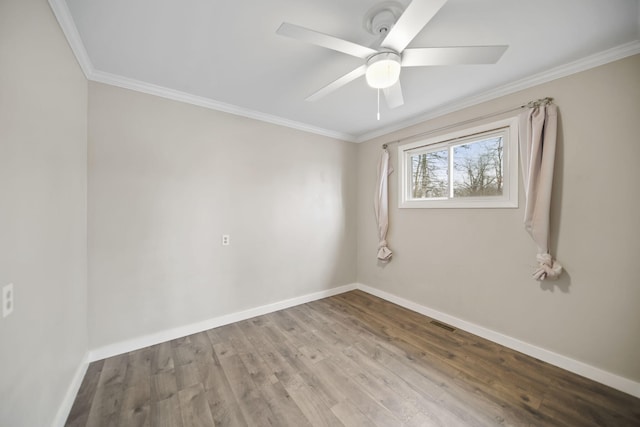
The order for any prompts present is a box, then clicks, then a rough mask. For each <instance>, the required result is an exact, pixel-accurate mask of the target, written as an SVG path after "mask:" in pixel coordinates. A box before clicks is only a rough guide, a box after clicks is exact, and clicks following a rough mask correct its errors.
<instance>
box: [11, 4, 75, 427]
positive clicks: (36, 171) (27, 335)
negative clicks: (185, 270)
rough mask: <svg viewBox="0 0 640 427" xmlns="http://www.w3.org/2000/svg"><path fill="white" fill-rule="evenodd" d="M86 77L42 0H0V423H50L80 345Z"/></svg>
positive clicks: (27, 424) (66, 387)
mask: <svg viewBox="0 0 640 427" xmlns="http://www.w3.org/2000/svg"><path fill="white" fill-rule="evenodd" d="M86 141H87V81H86V79H85V77H84V76H83V74H82V72H81V70H80V68H79V66H78V64H77V62H76V60H75V58H74V56H73V54H72V53H71V50H70V49H69V46H68V44H67V42H66V40H65V38H64V36H63V34H62V31H61V30H60V27H59V26H58V23H57V22H56V20H55V18H54V16H53V14H52V12H51V10H50V8H49V5H48V4H47V2H46V1H45V0H38V1H23V0H3V1H2V2H0V286H3V285H6V284H7V283H10V282H12V283H13V284H14V292H15V310H14V312H13V314H11V316H9V317H7V318H4V319H2V318H0V367H1V368H0V425H2V426H45V425H51V422H52V420H53V419H54V417H55V416H56V413H57V411H58V409H59V408H60V407H61V404H62V401H63V398H64V396H65V393H66V392H67V390H68V388H69V386H70V384H71V383H72V378H73V377H74V374H75V372H76V370H77V369H78V367H79V366H80V365H81V361H82V359H83V357H84V355H85V354H86V352H87V325H86V306H87V291H86V274H87V270H86V266H87V259H86V182H87V173H86V170H87V158H86V154H87V152H86Z"/></svg>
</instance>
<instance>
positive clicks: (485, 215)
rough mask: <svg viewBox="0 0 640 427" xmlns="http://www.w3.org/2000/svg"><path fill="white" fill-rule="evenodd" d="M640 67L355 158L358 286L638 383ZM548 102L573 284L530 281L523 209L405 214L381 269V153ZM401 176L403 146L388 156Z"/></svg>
mask: <svg viewBox="0 0 640 427" xmlns="http://www.w3.org/2000/svg"><path fill="white" fill-rule="evenodd" d="M639 76H640V56H638V55H636V56H634V57H631V58H627V59H624V60H622V61H618V62H615V63H611V64H608V65H605V66H602V67H598V68H595V69H592V70H589V71H586V72H582V73H579V74H575V75H572V76H569V77H566V78H562V79H559V80H556V81H553V82H550V83H546V84H543V85H540V86H537V87H533V88H531V89H528V90H525V91H522V92H519V93H516V94H513V95H509V96H505V97H502V98H500V99H497V100H494V101H491V102H487V103H484V104H482V105H479V106H476V107H473V108H469V109H465V110H463V111H459V112H456V113H453V114H449V115H446V116H444V117H440V118H438V119H435V120H431V121H428V122H425V123H423V124H421V125H418V126H414V127H412V128H409V129H405V130H403V131H400V132H397V133H395V134H393V135H388V136H386V137H381V138H378V139H376V140H372V141H369V142H366V143H363V144H361V145H359V147H358V170H359V175H358V182H359V186H358V194H359V196H358V281H359V282H361V283H364V284H366V285H370V286H373V287H376V288H379V289H381V290H384V291H387V292H390V293H392V294H395V295H397V296H400V297H404V298H406V299H409V300H411V301H414V302H417V303H419V304H422V305H424V306H427V307H430V308H433V309H436V310H440V311H442V312H445V313H447V314H450V315H453V316H456V317H458V318H460V319H463V320H466V321H469V322H472V323H475V324H477V325H480V326H483V327H485V328H489V329H492V330H494V331H497V332H501V333H504V334H506V335H509V336H511V337H513V338H516V339H519V340H522V341H525V342H527V343H530V344H534V345H536V346H539V347H542V348H545V349H548V350H551V351H553V352H557V353H560V354H562V355H565V356H568V357H570V358H573V359H576V360H579V361H583V362H586V363H587V364H590V365H592V366H595V367H599V368H601V369H604V370H606V371H609V372H612V373H615V374H618V375H621V376H623V377H626V378H629V379H632V380H635V381H639V380H640V363H638V360H639V359H638V357H639V356H638V353H640V310H638V303H639V302H640V262H638V257H639V256H640V226H639V225H638V218H639V216H638V211H639V210H640V200H639V198H638V196H639V194H640V193H639V192H638V183H639V182H640V167H638V159H640V137H639V135H640V120H639V118H640V78H639ZM545 96H551V97H553V98H555V102H556V104H557V105H558V106H559V111H560V118H559V120H560V123H559V145H558V148H557V157H556V159H557V160H556V161H557V163H556V164H557V166H556V173H555V189H554V191H555V194H554V196H553V200H552V204H553V207H552V215H551V216H552V228H553V230H554V233H555V237H554V238H553V239H552V252H554V253H555V254H556V255H557V258H558V259H559V260H560V262H561V263H562V264H563V265H564V266H565V269H566V273H565V274H564V275H563V277H562V278H561V279H560V280H559V281H558V282H556V283H543V284H539V283H538V282H536V281H534V280H532V279H530V274H531V272H532V271H533V269H534V265H535V245H534V243H533V242H532V241H531V240H530V239H529V237H528V235H527V234H526V232H525V231H524V229H523V227H522V218H523V207H524V203H523V197H524V194H523V191H522V184H521V183H520V188H521V190H520V193H521V194H520V208H518V209H497V210H495V209H486V210H472V209H470V210H462V209H457V210H456V209H398V208H397V205H398V202H397V198H398V189H397V174H396V173H394V174H392V175H391V181H390V215H391V223H390V233H389V239H388V240H389V245H390V247H391V249H392V250H394V253H395V255H394V258H393V261H392V262H391V263H390V264H388V265H387V266H381V265H379V264H377V263H376V256H375V254H376V248H377V241H376V226H375V222H374V221H375V220H374V216H373V208H372V195H373V192H374V182H375V169H376V164H377V160H378V157H379V155H380V151H381V144H382V143H383V142H389V141H393V140H396V139H399V138H401V137H403V136H409V135H412V134H416V133H418V132H421V131H426V130H429V129H435V128H438V127H441V126H443V125H448V124H451V123H456V122H460V121H462V120H466V119H470V118H473V117H478V116H481V115H484V114H487V113H491V112H494V111H501V110H504V109H507V108H509V107H512V106H516V105H520V104H522V103H526V102H528V101H530V100H533V99H537V98H540V97H545ZM390 152H391V155H392V162H393V164H394V165H396V166H397V145H396V144H394V145H391V148H390Z"/></svg>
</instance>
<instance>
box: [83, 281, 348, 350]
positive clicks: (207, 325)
mask: <svg viewBox="0 0 640 427" xmlns="http://www.w3.org/2000/svg"><path fill="white" fill-rule="evenodd" d="M354 289H356V285H355V284H349V285H344V286H339V287H337V288H332V289H327V290H324V291H319V292H314V293H311V294H307V295H302V296H299V297H295V298H290V299H287V300H284V301H279V302H275V303H272V304H266V305H262V306H260V307H255V308H251V309H249V310H244V311H239V312H236V313H230V314H226V315H224V316H219V317H215V318H213V319H208V320H204V321H202V322H197V323H192V324H190V325H184V326H179V327H177V328H172V329H168V330H166V331H160V332H156V333H153V334H149V335H144V336H141V337H136V338H133V339H130V340H127V341H122V342H119V343H115V344H110V345H106V346H104V347H100V348H96V349H93V350H91V351H90V352H89V362H94V361H96V360H101V359H105V358H107V357H111V356H116V355H118V354H123V353H128V352H130V351H134V350H138V349H141V348H144V347H149V346H151V345H155V344H160V343H162V342H165V341H170V340H173V339H176V338H180V337H184V336H187V335H191V334H195V333H198V332H202V331H206V330H208V329H213V328H217V327H219V326H223V325H228V324H230V323H234V322H240V321H242V320H246V319H250V318H252V317H256V316H261V315H263V314H268V313H273V312H274V311H278V310H283V309H285V308H289V307H293V306H296V305H300V304H305V303H307V302H311V301H315V300H318V299H321V298H326V297H330V296H333V295H338V294H342V293H344V292H348V291H351V290H354Z"/></svg>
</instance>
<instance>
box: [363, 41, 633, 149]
mask: <svg viewBox="0 0 640 427" xmlns="http://www.w3.org/2000/svg"><path fill="white" fill-rule="evenodd" d="M639 53H640V40H634V41H632V42H629V43H625V44H622V45H619V46H616V47H614V48H611V49H607V50H605V51H602V52H599V53H596V54H594V55H591V56H587V57H585V58H582V59H579V60H577V61H573V62H569V63H567V64H564V65H560V66H558V67H555V68H551V69H549V70H546V71H543V72H541V73H538V74H534V75H532V76H529V77H526V78H524V79H521V80H517V81H515V82H512V83H508V84H506V85H503V86H499V87H497V88H495V89H491V90H488V91H486V92H482V93H480V94H477V95H473V96H469V97H466V98H462V99H460V100H458V101H455V102H452V103H449V104H445V105H443V106H441V107H438V108H436V109H433V110H431V111H429V112H427V113H425V114H421V115H418V116H416V117H413V118H411V119H409V120H405V121H402V122H400V123H397V124H394V125H391V126H387V127H384V128H382V129H378V130H375V131H373V132H369V133H365V134H362V135H359V136H358V137H357V138H356V140H355V142H358V143H359V142H365V141H369V140H371V139H373V138H377V137H379V136H383V135H387V134H389V133H391V132H395V131H398V130H401V129H405V128H407V127H409V126H413V125H417V124H419V123H423V122H425V121H427V120H432V119H435V118H437V117H441V116H444V115H445V114H449V113H453V112H456V111H460V110H462V109H464V108H468V107H472V106H474V105H478V104H481V103H483V102H487V101H491V100H493V99H496V98H500V97H502V96H505V95H510V94H512V93H515V92H518V91H521V90H524V89H528V88H530V87H534V86H537V85H540V84H542V83H547V82H550V81H552V80H556V79H559V78H562V77H566V76H569V75H571V74H576V73H579V72H581V71H586V70H589V69H591V68H595V67H598V66H600V65H605V64H608V63H610V62H614V61H617V60H620V59H624V58H626V57H629V56H632V55H637V54H639Z"/></svg>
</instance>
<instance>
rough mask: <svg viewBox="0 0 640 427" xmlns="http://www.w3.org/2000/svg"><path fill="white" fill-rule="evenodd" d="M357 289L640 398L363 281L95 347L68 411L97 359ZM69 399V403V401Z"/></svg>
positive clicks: (583, 369) (547, 354)
mask: <svg viewBox="0 0 640 427" xmlns="http://www.w3.org/2000/svg"><path fill="white" fill-rule="evenodd" d="M354 289H360V290H362V291H364V292H367V293H369V294H371V295H375V296H377V297H380V298H382V299H384V300H387V301H389V302H392V303H394V304H397V305H399V306H402V307H405V308H407V309H409V310H412V311H415V312H417V313H420V314H423V315H425V316H428V317H431V318H433V319H436V320H439V321H441V322H444V323H447V324H449V325H452V326H455V327H456V328H459V329H462V330H464V331H467V332H470V333H472V334H475V335H478V336H480V337H482V338H485V339H488V340H490V341H493V342H495V343H497V344H501V345H503V346H505V347H508V348H511V349H513V350H516V351H519V352H521V353H524V354H526V355H528V356H531V357H535V358H536V359H540V360H542V361H544V362H547V363H550V364H552V365H554V366H557V367H559V368H562V369H566V370H567V371H569V372H573V373H575V374H578V375H581V376H583V377H586V378H589V379H591V380H594V381H597V382H599V383H601V384H604V385H607V386H609V387H612V388H615V389H616V390H620V391H622V392H625V393H628V394H630V395H632V396H635V397H638V398H640V383H638V382H636V381H632V380H630V379H628V378H624V377H621V376H619V375H616V374H613V373H611V372H607V371H604V370H602V369H599V368H596V367H594V366H591V365H588V364H586V363H584V362H580V361H578V360H575V359H572V358H570V357H567V356H563V355H561V354H558V353H555V352H553V351H550V350H547V349H544V348H541V347H537V346H535V345H533V344H529V343H527V342H524V341H521V340H518V339H516V338H513V337H510V336H508V335H504V334H501V333H499V332H496V331H493V330H491V329H488V328H485V327H482V326H480V325H476V324H475V323H471V322H468V321H466V320H462V319H460V318H457V317H455V316H452V315H449V314H446V313H443V312H440V311H438V310H434V309H432V308H429V307H426V306H423V305H420V304H418V303H415V302H413V301H409V300H407V299H404V298H401V297H399V296H397V295H393V294H391V293H388V292H385V291H382V290H380V289H376V288H373V287H371V286H367V285H364V284H361V283H353V284H349V285H344V286H340V287H337V288H332V289H327V290H324V291H320V292H314V293H312V294H307V295H303V296H300V297H295V298H291V299H287V300H284V301H279V302H276V303H272V304H266V305H263V306H259V307H255V308H252V309H249V310H244V311H240V312H236V313H230V314H227V315H224V316H219V317H215V318H212V319H208V320H204V321H202V322H197V323H193V324H190V325H185V326H180V327H177V328H172V329H169V330H166V331H160V332H157V333H153V334H149V335H145V336H141V337H137V338H134V339H131V340H127V341H122V342H119V343H115V344H110V345H107V346H104V347H100V348H97V349H93V350H91V351H90V352H89V353H88V356H87V358H86V362H85V363H84V364H83V366H81V367H80V368H79V369H78V373H77V374H76V377H78V376H79V379H78V378H74V383H73V384H72V386H71V387H70V389H69V393H68V394H69V395H70V396H71V397H68V396H67V397H65V405H68V409H67V410H66V411H67V413H68V410H70V409H71V406H70V405H71V404H72V403H73V398H74V397H75V393H77V388H76V389H75V392H73V393H72V387H75V386H76V383H77V387H78V388H79V387H80V383H81V382H82V377H83V376H84V372H85V371H86V368H87V363H88V362H93V361H96V360H101V359H104V358H107V357H111V356H116V355H118V354H123V353H127V352H130V351H134V350H138V349H140V348H144V347H148V346H150V345H155V344H159V343H162V342H165V341H170V340H173V339H176V338H180V337H184V336H187V335H191V334H195V333H198V332H202V331H206V330H207V329H212V328H217V327H219V326H223V325H228V324H230V323H234V322H239V321H242V320H246V319H250V318H252V317H256V316H261V315H263V314H268V313H273V312H274V311H278V310H283V309H285V308H289V307H293V306H296V305H300V304H305V303H307V302H311V301H315V300H318V299H321V298H326V297H330V296H333V295H338V294H341V293H344V292H348V291H351V290H354ZM68 400H69V402H67V401H68ZM59 412H60V413H64V410H63V408H61V410H60V411H59ZM58 418H59V417H58ZM65 419H66V416H65ZM62 423H63V424H64V420H63V421H62ZM54 425H61V424H54Z"/></svg>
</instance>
